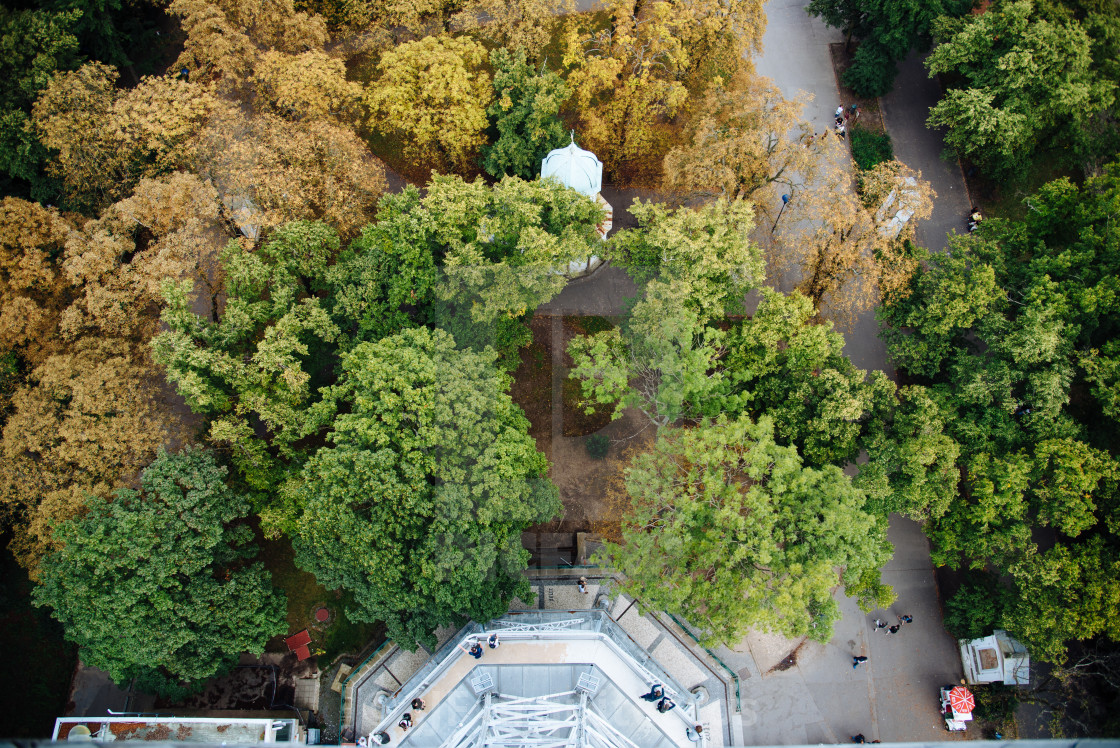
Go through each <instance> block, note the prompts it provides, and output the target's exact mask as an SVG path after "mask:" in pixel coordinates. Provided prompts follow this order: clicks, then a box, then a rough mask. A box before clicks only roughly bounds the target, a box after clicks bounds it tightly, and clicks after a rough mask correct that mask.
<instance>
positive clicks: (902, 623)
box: [898, 615, 914, 626]
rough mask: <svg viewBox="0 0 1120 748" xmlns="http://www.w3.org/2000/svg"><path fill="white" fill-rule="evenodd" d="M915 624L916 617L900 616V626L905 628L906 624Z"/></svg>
mask: <svg viewBox="0 0 1120 748" xmlns="http://www.w3.org/2000/svg"><path fill="white" fill-rule="evenodd" d="M913 622H914V616H911V615H904V616H899V617H898V625H899V626H905V625H906V624H908V623H913Z"/></svg>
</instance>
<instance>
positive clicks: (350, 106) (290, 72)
mask: <svg viewBox="0 0 1120 748" xmlns="http://www.w3.org/2000/svg"><path fill="white" fill-rule="evenodd" d="M252 82H253V88H254V89H255V90H256V93H257V95H258V96H259V97H260V101H261V102H263V106H262V107H261V108H263V109H266V110H267V111H271V112H273V113H275V114H278V115H280V116H283V117H286V118H287V119H291V120H308V119H319V120H330V121H332V122H335V123H349V122H353V121H354V119H355V117H356V115H357V110H358V104H359V102H360V101H361V98H362V87H361V85H360V84H358V83H355V82H354V81H348V80H346V65H345V64H344V63H343V62H342V60H340V59H337V58H334V57H330V56H329V55H327V54H326V53H325V52H323V51H321V50H311V51H308V52H303V53H301V54H299V55H288V54H284V53H283V52H277V51H275V50H269V51H268V52H265V53H264V54H262V55H261V56H260V59H259V60H258V61H257V65H256V67H255V69H254V70H253V76H252Z"/></svg>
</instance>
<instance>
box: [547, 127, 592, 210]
mask: <svg viewBox="0 0 1120 748" xmlns="http://www.w3.org/2000/svg"><path fill="white" fill-rule="evenodd" d="M546 177H552V178H553V179H555V180H556V181H557V182H559V183H560V184H562V185H564V186H565V187H571V188H572V189H573V190H575V191H576V192H579V193H580V194H583V195H587V196H588V197H590V198H591V199H595V196H596V195H598V194H599V190H601V189H603V162H602V161H600V160H599V159H598V158H597V157H596V156H595V154H594V153H592V152H591V151H585V150H584V149H582V148H580V147H579V146H578V145H576V141H575V135H574V134H573V136H572V142H571V143H570V144H568V146H567V147H566V148H557V149H555V150H552V151H549V153H548V155H547V156H545V157H544V160H543V161H541V179H545V178H546Z"/></svg>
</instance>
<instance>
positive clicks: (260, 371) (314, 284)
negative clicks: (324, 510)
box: [152, 221, 339, 529]
mask: <svg viewBox="0 0 1120 748" xmlns="http://www.w3.org/2000/svg"><path fill="white" fill-rule="evenodd" d="M337 251H338V235H337V234H336V233H335V231H334V230H333V229H331V228H330V227H329V226H326V225H325V224H321V223H311V222H306V221H303V222H293V223H289V224H287V225H285V226H282V227H280V228H278V229H277V230H276V231H275V232H274V233H273V235H272V237H271V238H270V239H269V241H267V242H266V243H264V244H262V245H261V246H260V247H259V248H257V249H256V250H253V249H250V248H249V247H247V246H246V245H245V244H244V243H242V242H240V241H236V240H235V241H232V242H230V243H229V244H228V245H227V246H226V248H225V250H224V251H223V253H222V266H223V269H224V271H225V289H226V293H227V295H228V297H227V299H226V303H225V306H224V308H222V309H221V311H220V313H219V311H218V310H217V309H215V310H214V315H215V317H216V319H214V320H209V319H205V318H203V317H201V316H200V315H198V314H196V313H195V312H194V311H193V307H192V297H191V294H190V291H191V283H190V281H186V282H182V283H179V284H170V283H169V284H166V285H165V287H164V294H165V298H166V300H167V304H168V306H167V309H166V310H165V311H164V313H163V320H164V323H165V324H166V325H167V328H168V329H167V330H166V331H164V332H162V333H160V334H159V335H157V336H156V337H155V338H154V339H153V341H152V350H153V356H154V358H155V359H156V361H157V362H159V363H160V364H161V365H163V366H164V367H166V369H167V378H168V379H169V380H170V381H171V382H172V383H174V384H175V386H176V388H177V389H178V391H179V394H181V395H182V396H183V397H184V398H185V399H186V401H187V404H188V405H189V406H190V407H191V409H192V410H193V411H194V412H196V413H200V414H204V415H206V416H207V417H209V418H211V419H213V420H212V422H211V425H210V437H211V439H213V440H215V441H216V442H218V443H225V444H228V445H230V447H231V448H232V450H233V452H232V454H233V460H234V464H235V465H236V466H237V468H238V470H239V471H240V473H241V475H242V477H244V478H245V480H246V481H247V482H248V484H249V485H250V486H252V487H253V488H254V489H256V490H258V491H271V490H272V489H274V488H275V487H276V486H277V485H278V484H279V483H280V482H281V481H282V480H283V477H284V476H285V474H286V471H285V465H287V464H288V463H290V462H293V461H294V462H295V463H297V465H298V463H299V462H300V460H301V459H302V451H301V450H300V449H299V447H298V445H297V442H299V440H301V439H304V438H305V437H308V436H310V435H312V434H315V433H317V432H318V431H319V430H320V429H323V428H325V427H326V425H327V424H328V423H329V422H330V416H331V415H332V414H331V413H330V412H329V411H323V409H322V407H316V404H319V403H321V400H320V396H319V393H318V390H319V387H320V386H322V385H323V384H329V383H330V381H331V380H332V377H333V368H334V364H335V363H336V360H337V359H336V357H335V356H334V352H333V348H332V347H331V345H330V344H331V343H332V342H333V341H335V340H336V339H337V338H338V336H339V328H338V326H337V325H336V324H335V323H334V321H333V320H332V319H331V316H330V315H329V314H328V313H327V310H326V309H324V308H323V304H322V302H321V300H320V298H319V296H318V295H317V294H319V293H321V292H323V291H324V290H326V289H327V288H329V286H328V285H327V266H328V262H329V261H330V260H331V259H332V258H334V256H335V255H336V254H337ZM258 419H259V422H260V423H261V424H262V425H263V426H264V427H265V429H267V438H266V439H261V437H260V436H259V435H258V434H257V433H256V432H255V430H254V429H253V427H252V425H251V423H252V422H253V421H255V420H258ZM266 501H267V502H268V503H270V504H271V503H272V501H271V500H266ZM292 519H293V517H292V515H291V512H290V510H289V507H287V506H286V505H285V506H283V507H281V506H274V511H266V513H265V525H266V529H267V528H274V527H275V528H282V527H284V526H285V523H287V522H290V521H291V520H292Z"/></svg>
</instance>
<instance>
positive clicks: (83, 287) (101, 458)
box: [0, 173, 229, 569]
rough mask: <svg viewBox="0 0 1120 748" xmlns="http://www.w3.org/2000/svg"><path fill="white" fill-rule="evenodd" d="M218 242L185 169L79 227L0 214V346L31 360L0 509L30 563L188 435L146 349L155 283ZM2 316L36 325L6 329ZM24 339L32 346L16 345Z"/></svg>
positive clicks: (205, 192) (222, 236)
mask: <svg viewBox="0 0 1120 748" xmlns="http://www.w3.org/2000/svg"><path fill="white" fill-rule="evenodd" d="M228 239H229V235H228V232H226V231H225V230H224V228H223V222H222V220H221V215H220V205H219V202H218V197H217V191H216V190H215V189H214V188H213V187H212V186H211V185H209V184H207V183H206V182H204V181H202V180H201V179H199V178H198V177H197V176H194V175H191V174H185V173H176V174H174V175H171V176H168V177H164V178H162V179H144V180H141V181H140V183H139V184H138V185H137V187H136V189H135V191H134V193H133V195H132V196H131V197H129V198H127V199H126V200H123V201H121V202H118V203H116V204H114V205H112V206H110V207H109V208H108V209H106V210H105V211H104V212H103V214H102V216H101V218H99V219H97V220H94V221H87V222H86V223H85V225H84V226H81V227H80V228H79V227H73V226H69V225H68V224H66V223H65V222H63V221H62V219H61V218H60V217H59V216H58V214H57V213H56V212H54V211H51V210H47V209H44V208H42V207H40V206H37V205H34V204H31V203H23V202H22V201H14V200H5V201H4V203H3V204H2V205H0V252H2V255H0V262H3V263H4V266H5V267H4V272H0V277H2V278H4V280H5V282H3V283H0V293H2V294H3V295H4V296H3V299H2V300H0V301H2V304H3V306H2V310H0V321H2V322H3V323H4V324H3V325H0V335H3V336H4V339H3V340H2V341H0V346H4V347H13V348H14V349H15V350H16V351H17V352H18V353H19V354H20V355H21V356H22V358H23V360H24V361H25V362H26V363H27V364H29V368H28V373H27V376H26V378H25V381H23V382H22V383H21V384H20V385H19V387H17V388H16V390H15V392H14V393H13V394H12V397H11V405H10V414H9V416H8V418H7V420H6V422H5V424H4V427H3V431H2V433H0V513H2V514H3V515H4V516H5V517H6V518H7V521H8V522H9V523H10V524H11V525H12V526H13V529H14V532H15V541H14V543H13V548H14V550H15V551H16V554H17V557H19V559H20V561H21V562H22V563H23V564H25V565H26V566H28V567H29V568H31V569H34V567H35V564H36V561H37V559H38V558H39V556H41V554H42V553H43V552H44V551H45V550H47V549H49V547H50V533H51V526H52V524H53V523H54V522H57V521H59V520H62V519H66V518H68V517H71V516H73V515H74V514H75V513H77V512H79V511H80V510H81V508H82V507H83V506H84V505H85V502H86V500H87V498H88V497H89V496H90V495H98V496H108V495H109V494H110V493H111V492H112V491H114V490H115V489H117V488H120V487H121V486H123V485H126V484H128V483H130V482H131V481H132V480H134V479H135V477H136V474H137V473H138V471H139V470H140V469H142V468H143V467H144V466H145V465H147V464H148V463H149V462H151V460H152V459H153V458H154V457H155V454H156V450H157V449H158V448H159V447H161V446H171V447H172V448H174V446H175V445H176V444H181V443H182V441H183V440H185V438H186V432H185V425H184V424H183V422H182V419H181V417H180V416H179V415H177V414H176V412H175V411H174V410H173V409H172V408H171V407H170V405H169V404H168V403H167V402H165V400H164V398H165V396H166V395H167V394H170V390H169V388H168V387H167V384H166V382H165V381H164V379H163V377H162V374H161V372H160V371H159V370H158V369H157V368H156V367H155V366H154V364H153V363H152V361H151V358H150V354H149V346H148V343H149V340H150V339H151V337H152V335H153V334H154V333H155V331H156V330H157V329H158V326H159V315H160V310H161V308H162V306H163V303H164V302H163V297H162V294H161V293H160V286H161V283H163V282H165V281H176V280H183V279H186V278H190V277H192V276H193V277H197V276H198V275H199V274H211V275H212V272H211V271H210V270H209V269H208V268H207V262H208V257H209V256H211V255H216V252H217V247H220V246H221V245H222V243H224V242H225V241H228ZM204 301H205V299H204ZM9 309H12V310H13V311H14V310H18V309H23V310H25V311H26V313H27V314H28V317H29V323H28V324H31V323H33V328H28V326H26V325H25V327H24V328H23V329H22V330H20V329H15V328H14V327H13V326H12V325H9V324H8V322H9V320H8V319H7V318H6V316H5V315H6V314H7V313H8V311H9ZM29 331H33V332H34V335H35V340H33V341H26V342H25V343H24V344H22V345H21V338H26V336H27V334H28V332H29Z"/></svg>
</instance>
